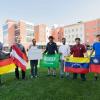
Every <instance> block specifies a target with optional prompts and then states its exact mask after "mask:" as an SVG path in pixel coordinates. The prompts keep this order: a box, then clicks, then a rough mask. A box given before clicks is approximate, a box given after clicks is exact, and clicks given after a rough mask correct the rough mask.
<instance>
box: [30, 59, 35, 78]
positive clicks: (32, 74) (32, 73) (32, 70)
mask: <svg viewBox="0 0 100 100" xmlns="http://www.w3.org/2000/svg"><path fill="white" fill-rule="evenodd" d="M30 66H31V76H33V77H34V61H33V60H31V61H30Z"/></svg>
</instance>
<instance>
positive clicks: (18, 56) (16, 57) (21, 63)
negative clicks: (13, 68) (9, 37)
mask: <svg viewBox="0 0 100 100" xmlns="http://www.w3.org/2000/svg"><path fill="white" fill-rule="evenodd" d="M11 57H12V58H13V61H14V63H15V64H16V65H17V66H18V67H20V68H21V69H22V70H23V71H26V66H27V64H28V59H27V56H26V55H25V54H24V53H23V52H22V51H21V50H20V49H19V48H18V47H17V46H16V45H13V46H12V52H11Z"/></svg>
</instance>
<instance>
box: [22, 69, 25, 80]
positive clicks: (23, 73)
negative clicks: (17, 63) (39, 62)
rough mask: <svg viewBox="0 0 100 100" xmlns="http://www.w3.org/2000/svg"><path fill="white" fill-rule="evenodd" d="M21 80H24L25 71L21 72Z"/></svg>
mask: <svg viewBox="0 0 100 100" xmlns="http://www.w3.org/2000/svg"><path fill="white" fill-rule="evenodd" d="M22 79H25V71H23V70H22Z"/></svg>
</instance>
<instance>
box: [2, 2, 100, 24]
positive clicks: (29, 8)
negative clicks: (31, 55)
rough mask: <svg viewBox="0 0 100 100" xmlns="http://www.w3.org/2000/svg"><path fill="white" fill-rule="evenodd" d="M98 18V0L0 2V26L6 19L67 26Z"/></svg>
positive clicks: (99, 13) (99, 6)
mask: <svg viewBox="0 0 100 100" xmlns="http://www.w3.org/2000/svg"><path fill="white" fill-rule="evenodd" d="M96 18H100V0H0V24H3V23H4V22H5V21H6V19H14V20H20V19H22V20H26V21H29V22H32V23H34V24H41V23H44V24H48V25H51V24H60V25H63V24H64V25H67V24H72V23H76V22H79V21H88V20H92V19H96Z"/></svg>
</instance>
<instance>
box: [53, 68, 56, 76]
mask: <svg viewBox="0 0 100 100" xmlns="http://www.w3.org/2000/svg"><path fill="white" fill-rule="evenodd" d="M53 76H54V77H55V76H56V68H53Z"/></svg>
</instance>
